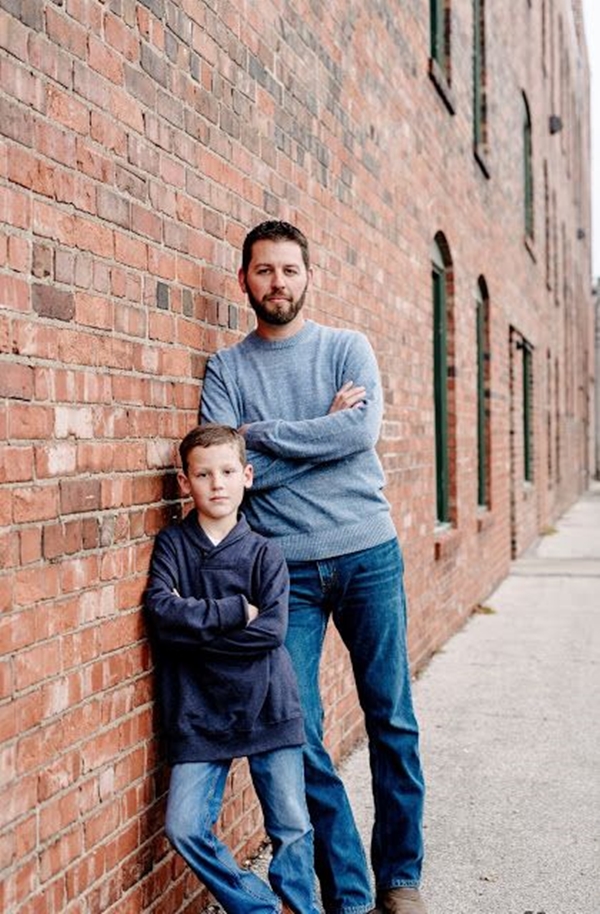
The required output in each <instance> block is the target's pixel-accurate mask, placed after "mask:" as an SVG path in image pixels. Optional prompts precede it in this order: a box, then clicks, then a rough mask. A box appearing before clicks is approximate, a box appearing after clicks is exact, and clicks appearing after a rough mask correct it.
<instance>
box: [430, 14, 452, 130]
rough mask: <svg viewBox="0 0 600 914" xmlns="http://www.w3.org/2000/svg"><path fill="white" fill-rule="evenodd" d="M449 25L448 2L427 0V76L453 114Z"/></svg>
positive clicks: (450, 16) (450, 20) (450, 19)
mask: <svg viewBox="0 0 600 914" xmlns="http://www.w3.org/2000/svg"><path fill="white" fill-rule="evenodd" d="M451 23H452V15H451V7H450V0H429V30H430V31H429V36H430V37H429V75H430V77H431V79H432V80H433V82H434V84H435V87H436V89H437V90H438V92H439V93H440V95H441V97H442V99H443V100H444V103H445V105H446V107H447V108H448V110H449V111H450V113H451V114H454V110H455V103H454V98H453V96H452V92H451V85H452V57H451Z"/></svg>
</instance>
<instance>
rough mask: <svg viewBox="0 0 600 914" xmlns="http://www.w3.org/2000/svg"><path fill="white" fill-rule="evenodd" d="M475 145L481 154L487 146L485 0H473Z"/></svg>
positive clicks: (476, 150) (477, 151) (481, 154)
mask: <svg viewBox="0 0 600 914" xmlns="http://www.w3.org/2000/svg"><path fill="white" fill-rule="evenodd" d="M473 145H474V147H475V152H476V153H478V154H479V155H480V156H483V155H484V154H485V150H486V146H487V105H486V65H485V0H473Z"/></svg>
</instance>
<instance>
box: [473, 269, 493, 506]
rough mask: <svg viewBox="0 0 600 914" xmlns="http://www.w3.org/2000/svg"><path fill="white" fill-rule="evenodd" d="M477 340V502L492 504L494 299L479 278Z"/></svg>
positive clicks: (480, 504)
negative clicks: (492, 326) (491, 324)
mask: <svg viewBox="0 0 600 914" xmlns="http://www.w3.org/2000/svg"><path fill="white" fill-rule="evenodd" d="M475 301H476V340H477V504H478V505H479V507H480V508H489V507H490V502H491V498H490V491H491V485H490V467H491V465H492V462H491V459H490V450H491V421H490V302H489V296H488V291H487V285H486V282H485V279H484V278H483V276H480V277H479V280H478V282H477V290H476V294H475Z"/></svg>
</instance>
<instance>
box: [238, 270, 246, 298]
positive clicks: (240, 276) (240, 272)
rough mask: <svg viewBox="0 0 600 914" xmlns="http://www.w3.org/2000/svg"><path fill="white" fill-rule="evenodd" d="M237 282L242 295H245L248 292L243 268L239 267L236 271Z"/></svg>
mask: <svg viewBox="0 0 600 914" xmlns="http://www.w3.org/2000/svg"><path fill="white" fill-rule="evenodd" d="M238 282H239V284H240V289H241V290H242V292H243V293H244V295H246V293H247V291H248V290H247V288H246V274H245V273H244V268H243V267H240V268H239V270H238Z"/></svg>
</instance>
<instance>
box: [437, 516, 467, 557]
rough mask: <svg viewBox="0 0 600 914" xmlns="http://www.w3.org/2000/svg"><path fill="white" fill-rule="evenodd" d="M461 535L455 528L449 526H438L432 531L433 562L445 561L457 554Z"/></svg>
mask: <svg viewBox="0 0 600 914" xmlns="http://www.w3.org/2000/svg"><path fill="white" fill-rule="evenodd" d="M460 541H461V535H460V533H459V531H458V530H457V529H456V527H451V526H450V524H444V525H441V524H440V525H438V526H437V527H436V528H435V530H434V558H435V561H436V562H437V561H439V560H440V559H447V558H449V557H450V556H452V555H454V554H455V553H456V552H458V547H459V546H460Z"/></svg>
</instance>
